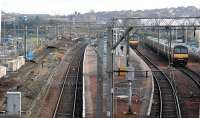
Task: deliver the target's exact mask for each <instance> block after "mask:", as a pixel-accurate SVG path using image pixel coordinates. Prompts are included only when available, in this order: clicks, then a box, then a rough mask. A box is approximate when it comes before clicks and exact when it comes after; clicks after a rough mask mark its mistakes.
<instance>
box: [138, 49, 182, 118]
mask: <svg viewBox="0 0 200 118" xmlns="http://www.w3.org/2000/svg"><path fill="white" fill-rule="evenodd" d="M135 52H136V53H137V54H138V55H139V56H140V57H141V58H142V59H143V60H144V61H145V62H146V63H147V65H148V66H149V67H150V68H151V70H152V71H153V76H154V83H155V89H154V90H155V91H154V97H153V99H154V103H153V105H152V110H151V114H150V117H152V118H181V110H180V105H179V100H178V96H177V94H176V89H175V88H174V87H173V85H172V83H171V81H170V79H169V78H168V77H167V76H166V75H165V74H164V73H163V72H162V71H161V70H160V69H159V68H158V67H157V66H156V65H155V64H153V63H152V62H151V61H150V60H149V59H148V58H147V57H146V56H144V55H143V54H142V53H140V51H139V50H137V49H135Z"/></svg>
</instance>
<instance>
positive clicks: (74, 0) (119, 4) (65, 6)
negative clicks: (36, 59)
mask: <svg viewBox="0 0 200 118" xmlns="http://www.w3.org/2000/svg"><path fill="white" fill-rule="evenodd" d="M0 1H1V6H0V7H1V10H3V11H5V12H16V13H29V14H31V13H40V14H43V13H44V14H52V15H55V14H59V15H64V14H65V15H67V14H71V13H73V12H74V11H78V12H81V13H85V12H88V11H91V10H94V11H95V12H97V11H114V10H143V9H155V8H169V7H178V6H185V7H186V6H196V7H198V8H200V0H0Z"/></svg>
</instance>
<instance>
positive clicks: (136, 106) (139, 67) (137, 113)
mask: <svg viewBox="0 0 200 118" xmlns="http://www.w3.org/2000/svg"><path fill="white" fill-rule="evenodd" d="M119 59H120V60H121V62H124V58H123V57H122V58H117V57H115V61H114V63H116V64H114V65H117V64H118V63H119ZM121 62H120V63H121ZM129 65H130V66H131V67H134V68H135V71H137V72H135V79H134V80H133V82H132V107H131V110H132V113H131V114H127V113H126V112H128V93H129V92H128V91H129V89H128V88H129V86H128V84H129V83H128V81H127V80H125V79H124V78H123V77H119V76H118V74H117V73H114V99H113V101H114V105H113V110H114V115H115V118H129V117H135V118H144V117H148V116H149V115H150V110H151V105H152V102H153V91H154V90H153V89H154V84H153V76H152V72H151V70H150V68H149V67H148V66H147V65H146V63H145V62H144V61H143V60H142V59H140V57H139V56H137V54H136V53H135V52H134V51H133V50H132V49H131V48H130V56H129ZM116 68H117V66H115V67H114V70H115V69H116ZM96 75H97V55H96V53H95V50H94V48H93V47H90V46H88V47H87V48H86V50H85V54H84V62H83V79H84V88H83V115H84V116H85V117H86V118H94V117H96V85H97V84H96V82H97V81H96V79H97V76H96ZM103 86H104V87H103V92H104V96H103V98H104V100H103V101H104V102H103V105H104V110H103V111H104V113H103V115H104V117H106V114H107V113H106V109H105V106H106V99H107V95H108V90H107V86H108V79H106V78H104V80H103Z"/></svg>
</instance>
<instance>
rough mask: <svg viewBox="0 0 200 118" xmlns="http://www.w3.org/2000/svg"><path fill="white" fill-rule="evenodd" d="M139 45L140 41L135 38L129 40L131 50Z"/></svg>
mask: <svg viewBox="0 0 200 118" xmlns="http://www.w3.org/2000/svg"><path fill="white" fill-rule="evenodd" d="M139 43H140V41H139V40H138V39H136V38H131V39H130V40H129V44H130V46H131V47H132V48H138V45H139Z"/></svg>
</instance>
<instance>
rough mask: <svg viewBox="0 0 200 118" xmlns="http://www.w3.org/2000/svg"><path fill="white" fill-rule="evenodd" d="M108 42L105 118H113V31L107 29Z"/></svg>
mask: <svg viewBox="0 0 200 118" xmlns="http://www.w3.org/2000/svg"><path fill="white" fill-rule="evenodd" d="M108 35H109V37H108V41H107V80H108V97H107V102H106V106H107V113H106V116H107V118H113V92H114V90H113V53H114V51H113V50H112V46H113V30H112V28H111V27H109V28H108Z"/></svg>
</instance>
